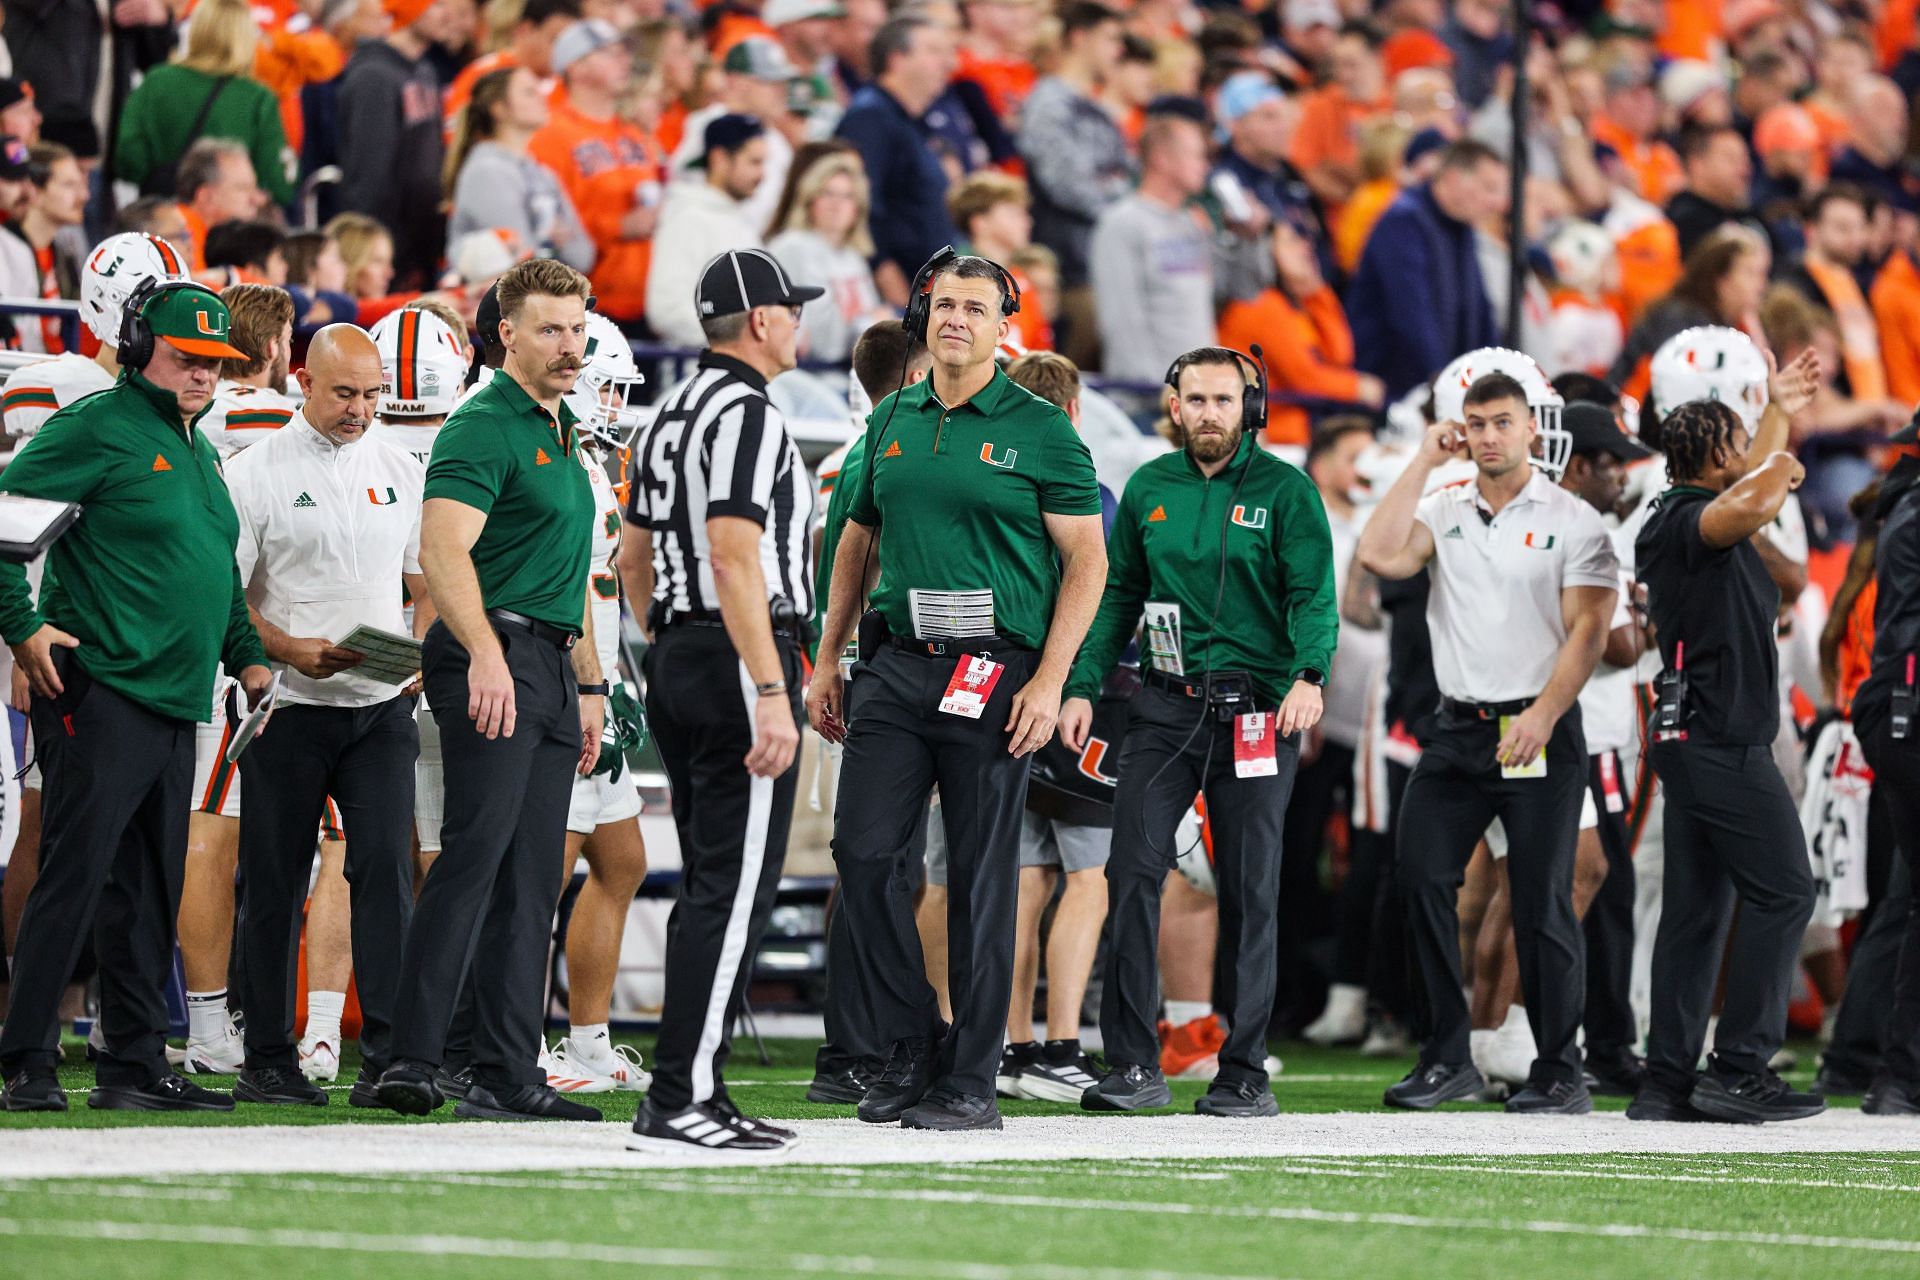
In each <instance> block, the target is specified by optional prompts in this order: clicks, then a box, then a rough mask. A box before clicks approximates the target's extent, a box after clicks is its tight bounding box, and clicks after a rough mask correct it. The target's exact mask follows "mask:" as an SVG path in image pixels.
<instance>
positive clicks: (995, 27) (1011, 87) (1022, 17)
mask: <svg viewBox="0 0 1920 1280" xmlns="http://www.w3.org/2000/svg"><path fill="white" fill-rule="evenodd" d="M961 12H962V14H963V15H964V16H965V18H966V30H965V31H964V32H963V33H962V34H961V37H960V68H959V70H957V71H955V72H954V76H953V78H954V79H955V80H966V81H970V82H972V83H973V84H975V85H977V86H979V89H980V92H981V94H982V95H984V96H985V98H986V100H987V105H988V106H990V107H992V108H993V113H994V114H995V115H996V116H998V117H1000V119H1002V120H1005V121H1011V120H1016V119H1018V118H1019V116H1018V112H1019V110H1020V104H1021V103H1022V102H1025V101H1026V99H1027V94H1029V93H1031V92H1032V91H1033V86H1034V85H1035V83H1037V82H1038V81H1039V79H1040V73H1039V71H1038V70H1037V69H1036V68H1035V67H1034V65H1033V49H1034V44H1035V43H1036V41H1037V40H1038V38H1039V21H1040V16H1041V12H1042V9H1041V5H1040V0H965V2H964V3H963V4H962V5H961Z"/></svg>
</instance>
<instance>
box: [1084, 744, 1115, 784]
mask: <svg viewBox="0 0 1920 1280" xmlns="http://www.w3.org/2000/svg"><path fill="white" fill-rule="evenodd" d="M1106 758H1107V740H1106V739H1105V738H1095V737H1088V739H1087V749H1086V750H1085V751H1082V752H1081V753H1080V772H1081V773H1084V774H1086V775H1087V776H1088V777H1089V778H1092V779H1093V780H1094V781H1095V782H1097V783H1099V784H1100V785H1102V786H1106V787H1113V786H1118V785H1119V783H1120V779H1118V778H1110V777H1108V776H1107V775H1106V774H1104V773H1102V772H1100V764H1101V762H1102V761H1104V760H1105V759H1106Z"/></svg>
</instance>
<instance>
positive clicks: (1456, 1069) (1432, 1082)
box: [1382, 1062, 1487, 1111]
mask: <svg viewBox="0 0 1920 1280" xmlns="http://www.w3.org/2000/svg"><path fill="white" fill-rule="evenodd" d="M1486 1087H1487V1082H1486V1080H1485V1078H1483V1077H1482V1076H1481V1074H1480V1072H1479V1070H1478V1069H1477V1068H1476V1067H1475V1066H1474V1065H1473V1064H1472V1063H1471V1062H1462V1063H1460V1064H1458V1065H1457V1066H1454V1065H1449V1064H1447V1063H1444V1062H1434V1063H1424V1062H1423V1063H1421V1064H1419V1065H1417V1066H1415V1067H1414V1069H1413V1070H1411V1071H1409V1072H1407V1074H1406V1078H1405V1079H1403V1080H1401V1081H1400V1083H1398V1084H1396V1085H1392V1086H1390V1087H1389V1088H1388V1089H1387V1092H1386V1094H1385V1096H1384V1097H1383V1098H1382V1101H1384V1102H1385V1103H1386V1104H1387V1105H1388V1106H1390V1107H1399V1108H1401V1109H1402V1110H1404V1111H1431V1110H1433V1109H1434V1108H1435V1107H1437V1106H1439V1105H1440V1104H1441V1103H1443V1102H1458V1101H1460V1099H1462V1098H1471V1097H1472V1096H1473V1095H1474V1094H1476V1093H1478V1092H1480V1091H1481V1090H1482V1089H1484V1088H1486Z"/></svg>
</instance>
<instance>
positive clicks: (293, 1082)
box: [233, 1067, 327, 1107]
mask: <svg viewBox="0 0 1920 1280" xmlns="http://www.w3.org/2000/svg"><path fill="white" fill-rule="evenodd" d="M233 1096H234V1100H235V1101H237V1102H263V1103H267V1104H270V1105H275V1106H295V1107H324V1106H326V1105H327V1091H326V1090H325V1089H322V1088H321V1087H320V1086H319V1085H317V1084H315V1083H314V1082H313V1081H311V1080H309V1079H307V1078H306V1077H305V1076H303V1075H301V1074H300V1073H299V1072H298V1071H289V1070H285V1069H283V1068H281V1067H249V1068H247V1069H246V1070H245V1071H242V1072H241V1073H240V1078H239V1079H238V1080H236V1081H234V1084H233Z"/></svg>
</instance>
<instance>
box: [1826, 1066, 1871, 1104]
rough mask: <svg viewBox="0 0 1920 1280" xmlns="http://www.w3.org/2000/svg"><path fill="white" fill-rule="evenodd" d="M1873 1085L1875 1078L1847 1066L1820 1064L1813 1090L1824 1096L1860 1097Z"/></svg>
mask: <svg viewBox="0 0 1920 1280" xmlns="http://www.w3.org/2000/svg"><path fill="white" fill-rule="evenodd" d="M1872 1087H1873V1080H1872V1079H1871V1078H1870V1077H1868V1076H1864V1075H1860V1074H1858V1073H1856V1072H1852V1071H1848V1070H1847V1069H1846V1068H1845V1067H1834V1066H1828V1065H1827V1064H1826V1063H1824V1062H1823V1063H1821V1064H1820V1073H1819V1074H1818V1075H1816V1076H1814V1078H1813V1091H1814V1092H1815V1093H1817V1094H1819V1095H1820V1096H1821V1097H1823V1098H1858V1097H1861V1096H1863V1095H1864V1094H1865V1093H1866V1092H1867V1090H1868V1089H1871V1088H1872Z"/></svg>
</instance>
